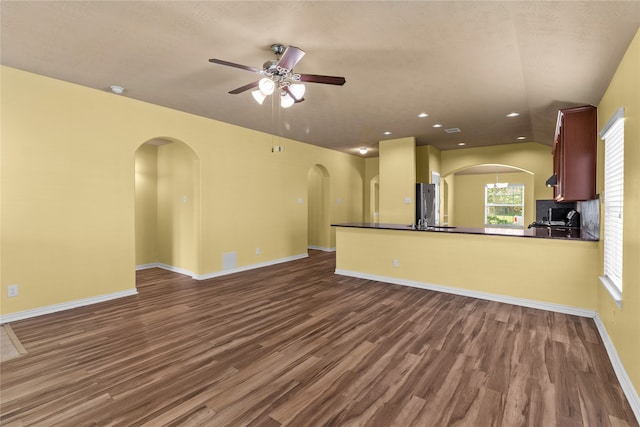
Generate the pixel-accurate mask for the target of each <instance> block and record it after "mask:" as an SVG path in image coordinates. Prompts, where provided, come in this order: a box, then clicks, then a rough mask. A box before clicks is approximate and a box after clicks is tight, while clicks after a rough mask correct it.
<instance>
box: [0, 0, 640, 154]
mask: <svg viewBox="0 0 640 427" xmlns="http://www.w3.org/2000/svg"><path fill="white" fill-rule="evenodd" d="M0 13H1V61H2V64H4V65H7V66H10V67H15V68H18V69H22V70H26V71H30V72H34V73H37V74H42V75H45V76H50V77H54V78H57V79H61V80H65V81H70V82H74V83H77V84H80V85H84V86H88V87H92V88H95V89H99V90H108V87H109V86H110V85H114V84H116V85H121V86H124V87H125V88H126V91H125V93H124V94H123V95H120V96H127V97H131V98H135V99H139V100H142V101H146V102H151V103H154V104H158V105H163V106H167V107H170V108H174V109H177V110H182V111H186V112H189V113H193V114H197V115H200V116H205V117H210V118H213V119H216V120H220V121H223V122H228V123H232V124H236V125H239V126H243V127H247V128H251V129H257V130H261V131H264V132H268V133H274V134H279V135H281V136H284V137H288V138H292V139H296V140H299V141H303V142H307V143H310V144H315V145H319V146H324V147H328V148H331V149H335V150H340V151H345V152H349V153H356V152H357V149H358V148H359V147H361V146H367V147H369V148H370V149H371V151H370V153H369V154H368V155H369V156H370V155H376V152H377V144H378V141H380V140H383V139H388V138H399V137H405V136H415V137H416V140H417V142H418V144H419V145H426V144H429V145H433V146H435V147H437V148H439V149H442V150H447V149H455V148H459V147H458V143H459V142H465V143H466V147H479V146H486V145H496V144H514V143H517V142H516V138H517V137H518V136H524V137H525V138H526V141H536V142H540V143H543V144H551V140H552V138H553V132H554V129H555V119H556V114H557V110H558V109H559V108H565V107H569V106H576V105H584V104H592V105H597V104H598V103H599V101H600V98H601V97H602V94H603V93H604V91H605V89H606V86H607V84H608V82H609V81H610V79H611V77H612V75H613V73H614V72H615V69H616V66H617V64H618V63H619V61H620V59H621V58H622V56H623V54H624V52H625V50H626V48H627V47H628V45H629V43H630V41H631V39H632V38H633V36H634V34H635V33H636V31H637V30H638V28H639V27H640V1H629V2H622V1H604V2H594V1H569V2H558V1H522V2H520V1H489V2H483V1H468V2H467V1H443V2H435V1H434V2H417V1H392V2H380V1H372V2H369V1H354V2H334V1H318V2H313V1H294V2H270V1H264V2H259V1H258V2H245V1H199V2H193V1H140V2H137V1H127V2H122V1H87V2H82V1H73V2H72V1H43V2H36V1H6V0H3V1H2V3H1V9H0ZM276 42H280V43H283V44H285V45H294V46H298V47H300V48H302V49H304V50H305V51H306V55H305V56H304V58H303V59H302V60H301V61H300V62H299V63H298V65H297V66H296V67H295V71H296V72H298V73H309V74H326V75H337V76H344V77H345V78H346V79H347V83H346V84H345V85H344V86H342V87H341V86H330V85H320V84H308V85H307V93H306V95H305V98H306V101H305V102H302V103H300V104H297V105H294V106H293V107H291V108H290V109H287V110H281V109H280V108H279V107H277V106H276V108H275V109H274V108H273V106H272V105H271V103H269V102H265V104H264V105H262V106H260V105H258V104H256V103H255V101H254V100H253V98H252V97H251V95H250V93H249V92H245V93H243V94H239V95H231V94H228V93H227V92H228V91H229V90H232V89H235V88H237V87H239V86H242V85H244V84H247V83H250V82H252V81H254V80H256V77H257V75H256V74H252V73H250V72H247V71H244V70H240V69H234V68H229V67H224V66H220V65H217V64H212V63H210V62H208V59H209V58H219V59H224V60H227V61H231V62H235V63H240V64H245V65H248V66H251V67H257V68H261V67H262V64H263V63H264V62H265V61H266V60H269V59H273V58H274V55H273V53H272V52H271V50H270V48H269V47H270V45H271V44H272V43H276ZM114 96H118V95H114ZM512 111H516V112H519V113H520V116H518V117H515V118H507V117H505V116H506V114H507V113H509V112H512ZM421 112H426V113H428V114H429V117H427V118H418V117H417V115H418V113H421ZM435 123H441V124H442V125H443V127H442V128H434V127H432V125H433V124H435ZM447 128H459V129H461V132H459V133H451V134H449V133H446V132H445V131H444V129H447ZM385 131H390V132H391V134H390V135H388V136H385V135H384V134H383V133H384V132H385Z"/></svg>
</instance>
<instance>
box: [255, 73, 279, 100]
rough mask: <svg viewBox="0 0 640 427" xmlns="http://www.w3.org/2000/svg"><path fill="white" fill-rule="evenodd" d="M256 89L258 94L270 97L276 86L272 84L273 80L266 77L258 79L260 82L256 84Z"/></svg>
mask: <svg viewBox="0 0 640 427" xmlns="http://www.w3.org/2000/svg"><path fill="white" fill-rule="evenodd" d="M258 88H259V89H260V92H262V94H263V95H265V96H268V95H271V94H272V93H273V91H274V90H275V89H276V84H275V83H274V82H273V80H271V79H269V78H267V77H264V78H262V79H260V82H259V83H258Z"/></svg>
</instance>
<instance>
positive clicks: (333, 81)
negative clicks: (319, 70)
mask: <svg viewBox="0 0 640 427" xmlns="http://www.w3.org/2000/svg"><path fill="white" fill-rule="evenodd" d="M300 81H301V82H307V83H323V84H326V85H338V86H342V85H343V84H345V83H346V82H347V80H346V79H345V78H344V77H336V76H321V75H318V74H300Z"/></svg>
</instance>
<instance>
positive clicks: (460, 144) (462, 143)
mask: <svg viewBox="0 0 640 427" xmlns="http://www.w3.org/2000/svg"><path fill="white" fill-rule="evenodd" d="M458 145H459V146H460V147H464V146H465V145H467V144H466V143H464V142H458Z"/></svg>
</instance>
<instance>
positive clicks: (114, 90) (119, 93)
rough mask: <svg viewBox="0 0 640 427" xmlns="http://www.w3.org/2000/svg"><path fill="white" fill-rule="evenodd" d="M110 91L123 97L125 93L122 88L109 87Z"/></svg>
mask: <svg viewBox="0 0 640 427" xmlns="http://www.w3.org/2000/svg"><path fill="white" fill-rule="evenodd" d="M109 89H111V92H113V93H116V94H118V95H121V94H122V92H124V88H123V87H122V86H116V85H113V86H109Z"/></svg>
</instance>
